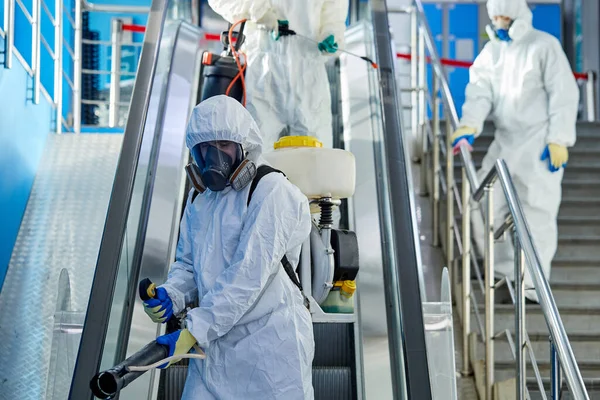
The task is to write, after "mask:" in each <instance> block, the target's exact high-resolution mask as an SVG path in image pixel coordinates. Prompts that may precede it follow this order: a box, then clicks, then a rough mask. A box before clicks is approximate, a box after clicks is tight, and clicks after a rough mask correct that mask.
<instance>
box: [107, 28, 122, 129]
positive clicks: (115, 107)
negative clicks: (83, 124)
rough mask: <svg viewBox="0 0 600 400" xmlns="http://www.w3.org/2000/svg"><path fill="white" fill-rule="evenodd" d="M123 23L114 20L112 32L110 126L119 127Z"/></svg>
mask: <svg viewBox="0 0 600 400" xmlns="http://www.w3.org/2000/svg"><path fill="white" fill-rule="evenodd" d="M122 27H123V21H122V20H120V19H118V18H115V19H113V20H112V24H111V31H110V43H111V55H110V93H109V103H108V126H109V127H111V128H114V127H115V126H117V125H119V114H120V113H119V110H120V107H119V102H120V101H121V42H122V37H123V30H122Z"/></svg>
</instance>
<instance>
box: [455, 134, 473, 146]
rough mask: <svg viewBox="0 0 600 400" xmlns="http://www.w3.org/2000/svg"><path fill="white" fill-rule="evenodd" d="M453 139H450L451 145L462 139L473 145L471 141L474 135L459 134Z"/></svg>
mask: <svg viewBox="0 0 600 400" xmlns="http://www.w3.org/2000/svg"><path fill="white" fill-rule="evenodd" d="M453 139H454V140H453V141H452V147H454V146H456V145H457V144H458V142H460V141H461V140H463V139H464V140H466V141H467V142H469V144H470V145H471V146H473V142H475V135H461V136H457V137H456V138H453Z"/></svg>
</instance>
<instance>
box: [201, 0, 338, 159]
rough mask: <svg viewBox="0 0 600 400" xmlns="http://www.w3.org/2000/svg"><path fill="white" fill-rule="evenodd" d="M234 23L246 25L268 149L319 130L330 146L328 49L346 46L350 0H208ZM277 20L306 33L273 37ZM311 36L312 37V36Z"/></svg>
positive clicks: (253, 103) (251, 100) (249, 83)
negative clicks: (288, 137)
mask: <svg viewBox="0 0 600 400" xmlns="http://www.w3.org/2000/svg"><path fill="white" fill-rule="evenodd" d="M208 3H209V4H210V6H211V7H212V9H213V10H215V11H216V12H217V13H218V14H220V15H221V16H222V17H223V18H225V19H226V20H227V21H229V22H231V23H235V22H236V21H239V20H241V19H248V20H249V21H251V22H254V24H248V25H246V26H247V28H246V31H245V32H246V36H247V37H246V44H245V46H246V53H247V56H248V66H247V70H246V93H247V99H248V101H247V107H248V110H249V111H250V113H251V114H252V116H253V117H254V118H255V119H256V121H257V123H258V126H259V128H260V131H261V133H262V134H263V138H264V143H265V151H271V150H272V149H273V143H275V142H276V141H277V140H278V139H279V138H280V136H282V135H292V136H296V135H297V136H314V137H317V138H318V139H319V140H320V141H321V142H322V143H323V146H324V147H327V148H331V147H332V145H333V139H332V118H331V95H330V91H329V90H330V89H329V81H328V79H327V71H326V69H325V61H326V60H327V57H324V55H331V54H335V53H336V52H337V51H338V49H341V48H343V43H344V31H345V28H346V25H345V21H346V15H347V13H348V0H209V1H208ZM278 20H280V21H281V20H286V21H288V23H289V29H291V30H293V31H295V32H296V33H297V34H298V35H302V36H305V37H306V38H305V37H301V36H282V37H279V38H277V40H275V39H274V35H273V34H272V33H274V32H276V31H277V29H278ZM307 38H308V39H307Z"/></svg>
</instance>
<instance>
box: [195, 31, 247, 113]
mask: <svg viewBox="0 0 600 400" xmlns="http://www.w3.org/2000/svg"><path fill="white" fill-rule="evenodd" d="M237 25H240V30H239V32H235V31H234V28H235V27H236V26H237ZM245 25H246V20H241V21H238V22H236V23H235V24H233V25H231V24H230V26H229V30H227V31H224V32H222V33H221V43H222V44H223V51H222V52H221V54H214V53H211V52H209V51H205V52H204V54H202V66H203V72H202V76H203V83H202V93H201V96H200V101H202V100H206V99H208V98H209V97H213V96H217V95H220V94H224V95H227V96H229V97H233V98H234V99H236V100H237V101H239V102H240V103H242V104H243V105H244V106H245V105H246V84H245V81H244V75H245V71H246V56H245V54H244V53H242V52H240V51H239V49H240V47H241V46H242V44H243V43H244V41H245V36H244V34H243V32H244V27H245ZM234 38H235V40H234ZM234 42H235V44H234ZM240 54H241V55H243V56H244V57H243V60H241V59H240Z"/></svg>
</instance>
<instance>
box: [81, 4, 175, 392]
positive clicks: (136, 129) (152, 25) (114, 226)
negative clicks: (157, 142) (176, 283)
mask: <svg viewBox="0 0 600 400" xmlns="http://www.w3.org/2000/svg"><path fill="white" fill-rule="evenodd" d="M167 3H168V2H165V1H164V0H154V1H153V2H152V6H151V11H150V14H149V18H148V23H147V26H146V33H145V36H144V44H143V47H142V53H141V57H140V63H139V69H138V73H137V77H136V83H135V86H134V90H133V95H132V101H131V108H130V111H129V118H128V120H127V126H126V129H125V134H124V136H123V145H122V149H121V153H120V157H119V162H118V165H117V169H116V174H115V181H114V184H113V189H112V194H111V198H110V203H109V208H108V213H107V217H106V222H105V225H104V233H103V235H102V241H101V245H100V251H99V255H98V260H97V264H96V272H95V274H94V279H93V283H92V288H91V293H90V297H89V303H88V307H87V313H86V319H85V324H84V327H83V332H82V338H81V343H80V347H79V352H78V356H77V362H76V365H75V371H74V374H73V381H72V384H71V390H70V398H71V399H78V400H79V399H88V398H92V394H91V391H90V389H89V381H90V379H91V377H92V376H94V374H95V373H96V372H97V371H98V368H99V367H100V363H101V360H102V355H103V350H104V346H105V338H106V334H107V328H108V323H109V318H110V314H111V308H112V304H113V294H114V291H115V284H116V282H117V276H118V272H119V264H120V262H121V258H122V257H121V256H122V251H123V248H124V246H123V245H124V243H125V242H126V241H125V237H126V232H127V233H128V234H130V235H131V234H132V231H131V230H132V229H136V228H137V227H131V226H129V227H128V226H127V224H128V220H129V215H130V206H131V201H132V197H133V188H134V184H135V181H136V171H137V167H138V163H139V157H140V149H141V147H142V144H143V142H144V133H145V131H144V127H145V125H146V117H147V115H148V114H147V112H148V108H149V104H150V100H151V93H152V90H153V82H154V78H155V71H156V64H157V62H156V61H157V59H158V54H159V46H160V44H161V40H160V38H161V36H162V32H163V26H164V21H165V17H166V7H167V6H168V4H167ZM126 228H127V229H126ZM125 249H126V248H125ZM126 254H128V251H127V249H126Z"/></svg>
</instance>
